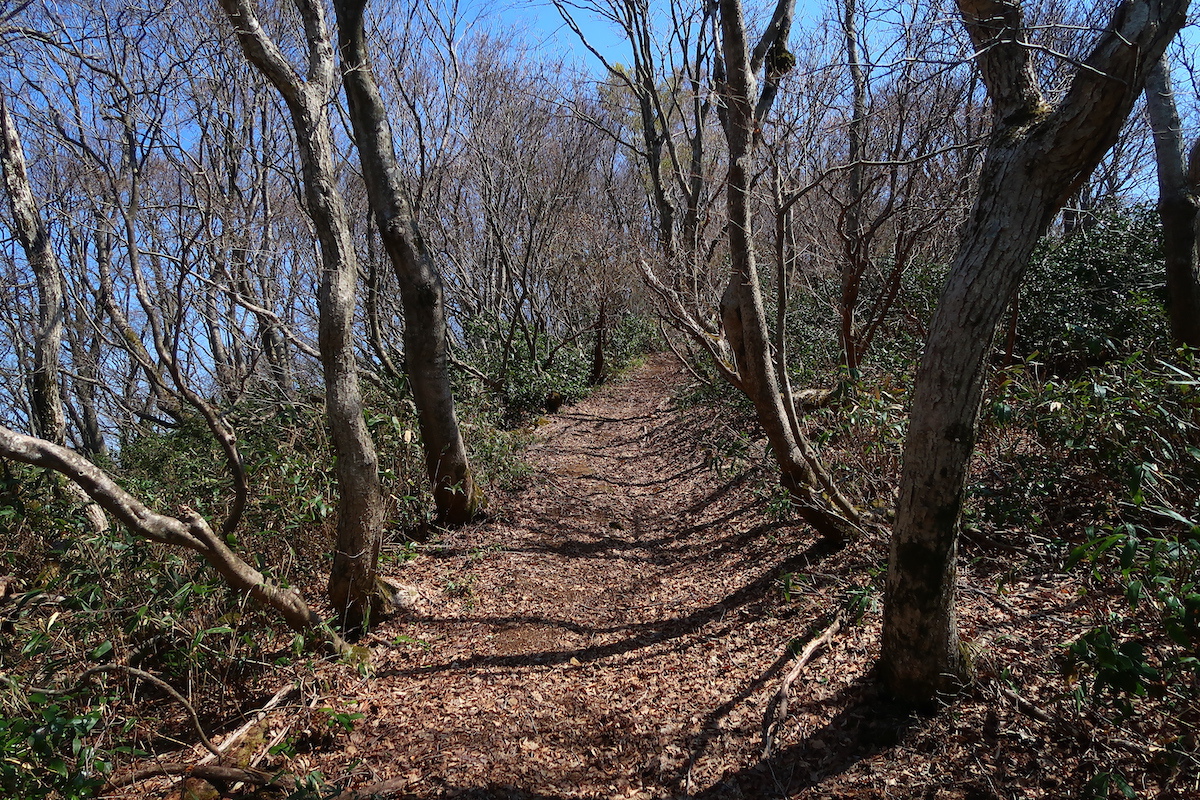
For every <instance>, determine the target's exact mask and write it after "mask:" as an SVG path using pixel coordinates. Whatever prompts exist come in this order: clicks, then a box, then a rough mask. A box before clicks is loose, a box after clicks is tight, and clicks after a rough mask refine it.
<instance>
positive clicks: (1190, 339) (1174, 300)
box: [1146, 56, 1200, 347]
mask: <svg viewBox="0 0 1200 800" xmlns="http://www.w3.org/2000/svg"><path fill="white" fill-rule="evenodd" d="M1146 111H1147V112H1148V114H1149V116H1150V126H1151V128H1153V130H1154V152H1155V156H1156V157H1157V162H1158V214H1159V216H1160V217H1161V218H1162V226H1163V257H1164V260H1165V261H1166V272H1167V322H1168V324H1169V325H1170V328H1171V338H1172V339H1174V341H1175V344H1176V345H1187V346H1189V347H1200V284H1198V283H1197V280H1196V256H1197V253H1196V233H1197V231H1196V192H1197V191H1198V190H1200V187H1198V186H1197V185H1196V181H1197V178H1200V141H1198V142H1197V146H1196V147H1194V148H1193V150H1192V159H1191V160H1192V164H1191V165H1190V166H1191V169H1190V170H1189V168H1188V167H1189V165H1188V164H1186V163H1185V161H1184V143H1183V124H1182V123H1181V122H1180V120H1179V112H1178V111H1177V110H1176V107H1175V91H1174V89H1173V88H1172V87H1171V65H1170V63H1169V62H1168V60H1167V57H1166V56H1163V57H1162V58H1160V59H1159V60H1158V61H1156V62H1154V67H1153V68H1152V69H1151V70H1150V73H1149V74H1148V75H1147V76H1146Z"/></svg>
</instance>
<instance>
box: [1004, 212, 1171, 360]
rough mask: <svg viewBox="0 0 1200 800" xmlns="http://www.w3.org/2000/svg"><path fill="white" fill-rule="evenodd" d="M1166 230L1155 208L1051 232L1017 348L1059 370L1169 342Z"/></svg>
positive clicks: (1023, 310) (1025, 298)
mask: <svg viewBox="0 0 1200 800" xmlns="http://www.w3.org/2000/svg"><path fill="white" fill-rule="evenodd" d="M1163 274H1164V266H1163V258H1162V232H1161V225H1160V223H1159V218H1158V213H1157V212H1156V211H1155V209H1154V208H1152V207H1150V206H1148V205H1139V206H1132V207H1128V208H1119V209H1114V210H1112V211H1110V212H1108V213H1106V214H1104V215H1102V216H1100V217H1098V218H1097V219H1096V220H1095V222H1094V223H1093V224H1092V225H1090V226H1087V227H1084V228H1079V229H1076V230H1074V231H1072V232H1070V233H1068V234H1063V235H1051V236H1047V237H1045V238H1044V239H1043V240H1042V241H1041V243H1040V244H1039V245H1038V249H1037V250H1036V252H1035V253H1034V256H1033V259H1032V261H1031V263H1030V266H1029V271H1028V273H1027V274H1026V278H1025V282H1024V284H1023V287H1022V290H1021V300H1020V311H1019V315H1018V318H1019V319H1018V327H1017V333H1018V348H1019V351H1020V352H1021V353H1024V354H1029V353H1032V352H1034V351H1037V352H1038V353H1041V354H1042V355H1041V360H1042V361H1043V362H1044V363H1045V364H1046V365H1047V366H1048V367H1049V368H1050V369H1051V370H1052V371H1053V372H1055V373H1056V374H1059V375H1074V374H1078V373H1079V372H1081V371H1083V370H1084V369H1086V368H1087V367H1089V366H1096V365H1099V364H1101V363H1103V362H1104V361H1107V360H1110V359H1113V358H1119V357H1121V356H1123V355H1124V354H1127V353H1130V352H1133V351H1135V350H1142V349H1146V348H1148V347H1151V346H1153V344H1154V343H1155V342H1161V341H1165V316H1164V314H1163V310H1162V309H1163V304H1162V299H1163V295H1162V285H1163Z"/></svg>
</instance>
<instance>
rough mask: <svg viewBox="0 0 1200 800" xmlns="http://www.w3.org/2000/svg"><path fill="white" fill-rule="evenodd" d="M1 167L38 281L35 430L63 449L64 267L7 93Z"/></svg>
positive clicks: (1, 120)
mask: <svg viewBox="0 0 1200 800" xmlns="http://www.w3.org/2000/svg"><path fill="white" fill-rule="evenodd" d="M0 167H2V168H3V173H4V186H5V189H6V190H7V192H8V199H9V201H10V203H11V204H12V210H13V222H14V225H13V227H14V228H15V232H16V234H17V239H18V240H19V241H20V243H21V249H22V250H24V251H25V259H26V260H27V261H28V262H29V266H30V268H31V269H32V270H33V275H34V278H35V280H36V281H37V293H38V319H37V330H36V331H35V332H34V338H33V374H32V375H30V380H29V384H30V386H29V390H30V391H29V394H30V398H29V399H30V406H31V408H32V410H33V420H32V421H33V429H34V431H35V432H36V433H37V435H38V436H40V437H42V438H43V439H48V440H49V441H52V442H54V443H55V444H62V443H63V442H64V441H65V440H66V429H67V423H66V417H65V416H64V414H63V403H62V393H61V392H60V391H59V384H58V368H59V351H60V350H61V348H62V338H63V289H62V267H61V265H60V264H59V262H58V257H57V256H56V255H55V253H54V249H53V248H52V247H51V246H50V237H49V236H48V235H47V233H46V228H45V226H44V225H43V224H42V218H41V215H40V214H39V213H38V208H37V203H36V202H35V201H34V198H33V190H32V188H31V187H30V184H29V173H28V171H27V169H26V166H25V150H24V148H22V146H21V138H20V135H19V134H18V132H17V126H16V123H15V122H14V121H13V118H12V115H11V114H10V113H9V110H8V102H7V100H6V98H5V95H4V93H3V92H0Z"/></svg>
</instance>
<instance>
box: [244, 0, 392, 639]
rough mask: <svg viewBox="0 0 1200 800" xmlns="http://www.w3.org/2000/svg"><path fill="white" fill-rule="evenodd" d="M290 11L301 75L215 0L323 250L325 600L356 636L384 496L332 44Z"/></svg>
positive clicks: (366, 607) (318, 19) (252, 20)
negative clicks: (363, 384) (368, 398)
mask: <svg viewBox="0 0 1200 800" xmlns="http://www.w3.org/2000/svg"><path fill="white" fill-rule="evenodd" d="M295 6H296V11H297V12H298V14H299V16H300V20H301V22H302V24H303V39H302V43H303V48H304V55H305V57H306V58H307V66H306V72H305V73H304V74H302V73H301V72H300V71H298V70H297V68H296V67H294V66H293V65H292V64H291V63H290V62H289V61H288V59H287V57H286V55H285V54H284V51H283V50H281V49H280V46H279V45H278V44H277V43H276V42H275V40H273V39H272V38H271V36H269V35H268V33H267V32H266V30H265V29H264V28H263V26H262V25H261V24H260V22H259V20H258V16H257V12H256V10H255V7H254V3H253V2H252V0H221V8H222V9H223V10H224V11H225V13H226V15H227V16H228V18H229V21H230V23H231V24H232V25H233V30H234V33H235V34H236V36H237V39H238V42H239V43H240V45H241V47H242V50H243V52H244V53H245V55H246V58H247V59H249V61H250V62H251V63H252V64H253V65H254V66H255V67H256V68H257V69H258V70H259V71H260V72H261V73H262V74H263V76H264V77H266V79H267V80H268V81H270V83H271V84H272V85H273V86H274V87H275V89H276V90H277V91H278V92H279V93H280V95H281V96H282V97H283V99H284V102H285V103H286V104H287V107H288V111H289V112H290V113H291V117H292V126H293V128H294V129H295V133H296V146H297V148H298V150H299V153H300V162H301V166H302V171H303V176H304V193H305V199H306V201H307V206H308V213H309V216H310V217H311V219H312V221H313V225H314V227H315V228H316V233H317V239H318V240H319V242H320V246H321V258H322V262H323V268H322V272H321V287H320V292H319V297H318V306H319V309H320V333H319V337H318V342H319V346H320V353H321V365H322V368H323V371H324V377H325V407H326V414H327V416H328V420H329V428H330V433H331V438H332V440H333V449H334V453H335V456H336V459H337V466H336V469H337V478H338V492H339V496H338V532H337V544H336V546H335V550H334V559H333V568H332V570H331V572H330V576H329V599H330V602H331V603H332V604H333V606H334V608H336V609H338V614H339V616H340V617H341V618H342V621H343V622H344V624H346V625H347V626H348V627H351V628H353V627H358V626H360V625H361V624H362V623H363V622H364V620H365V619H366V618H367V616H368V614H369V612H370V610H371V605H372V598H373V597H374V592H375V581H376V565H377V562H378V558H379V546H380V541H381V533H382V531H381V527H382V522H383V497H382V493H381V490H380V484H379V470H378V458H377V456H376V453H375V445H374V442H373V441H372V439H371V435H370V431H369V430H368V429H367V426H366V421H365V419H364V417H363V403H362V395H361V392H360V389H359V383H358V365H357V363H356V360H355V349H354V309H355V296H356V293H355V282H356V280H357V277H358V263H357V257H356V254H355V250H354V245H353V242H352V241H351V236H350V226H349V221H348V218H347V214H346V205H345V201H344V200H343V198H342V194H341V192H340V191H339V190H338V185H337V180H336V177H337V176H336V172H335V168H334V152H333V135H332V131H331V128H330V123H329V111H328V108H329V103H330V101H331V99H332V96H333V92H334V88H335V78H336V71H335V66H334V55H333V42H332V40H331V37H330V33H329V29H328V27H327V26H326V23H325V13H324V10H323V7H322V5H321V3H320V2H317V1H316V0H296V4H295Z"/></svg>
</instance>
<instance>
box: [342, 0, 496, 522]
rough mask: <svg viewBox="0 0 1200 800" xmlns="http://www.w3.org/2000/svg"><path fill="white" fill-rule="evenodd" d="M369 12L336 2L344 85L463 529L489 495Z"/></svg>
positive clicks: (417, 385) (411, 378)
mask: <svg viewBox="0 0 1200 800" xmlns="http://www.w3.org/2000/svg"><path fill="white" fill-rule="evenodd" d="M366 4H367V0H336V2H334V10H335V12H336V14H337V19H338V44H339V47H340V50H341V54H342V83H343V85H344V86H345V87H346V99H347V101H348V103H349V106H350V120H351V123H352V124H353V126H354V138H355V144H356V145H357V147H358V155H359V162H360V163H361V164H362V171H363V180H364V182H365V183H366V185H367V194H368V196H369V198H370V202H371V209H372V211H374V212H375V218H376V219H377V220H378V221H379V233H380V236H381V237H382V239H383V245H384V249H385V250H387V254H388V258H389V259H390V260H391V262H392V268H393V269H394V270H395V271H396V277H397V278H398V279H399V283H400V299H401V302H402V304H403V306H404V366H405V371H406V372H407V374H408V382H409V386H410V387H411V389H412V393H413V402H414V403H415V404H416V407H417V414H418V417H419V424H420V429H421V445H422V447H424V449H425V469H426V472H427V473H428V475H429V481H430V483H431V484H432V488H433V498H434V503H435V504H436V506H437V515H438V518H439V519H440V520H442V521H444V522H449V523H462V522H467V521H469V520H471V519H472V518H473V517H474V516H475V515H476V513H477V512H478V511H479V509H480V507H481V505H482V502H483V492H482V491H481V490H480V488H479V487H478V486H477V485H476V483H475V478H474V475H473V474H472V472H471V464H470V462H469V461H468V459H467V449H466V446H465V445H464V444H463V439H462V433H461V432H460V430H459V427H458V418H457V417H456V416H455V411H454V396H453V395H452V394H451V392H450V369H449V364H450V356H449V351H448V345H447V341H446V305H445V300H444V298H443V289H442V277H441V275H440V274H439V273H438V270H437V267H436V266H435V265H434V262H433V254H432V253H430V252H429V248H428V247H426V246H425V241H424V240H423V239H422V238H421V232H420V230H419V229H418V227H417V222H416V219H415V217H414V216H413V211H412V208H411V207H410V205H409V203H408V200H407V199H406V198H405V195H404V189H403V187H402V186H401V184H400V170H399V167H398V165H397V164H396V155H395V147H394V144H393V142H392V131H391V127H390V126H389V125H388V120H387V110H386V109H385V107H384V104H383V98H382V97H380V94H379V88H378V86H377V85H376V83H375V76H374V73H373V72H372V67H371V58H370V53H369V51H368V50H367V42H366V35H365V32H364V30H363V12H364V10H365V8H366Z"/></svg>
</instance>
